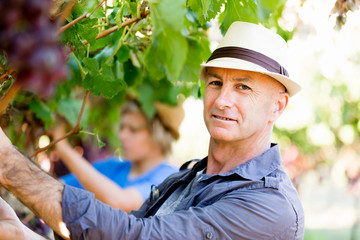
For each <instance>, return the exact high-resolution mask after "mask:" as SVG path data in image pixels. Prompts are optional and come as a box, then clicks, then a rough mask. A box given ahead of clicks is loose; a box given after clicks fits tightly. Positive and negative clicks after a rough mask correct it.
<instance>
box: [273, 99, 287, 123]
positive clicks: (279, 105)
mask: <svg viewBox="0 0 360 240" xmlns="http://www.w3.org/2000/svg"><path fill="white" fill-rule="evenodd" d="M288 102H289V94H288V93H287V92H282V93H279V96H278V97H277V99H276V100H275V103H274V106H273V111H272V116H271V119H270V121H271V122H275V121H276V119H278V118H279V117H280V116H281V114H282V113H283V112H284V110H285V108H286V106H287V105H288Z"/></svg>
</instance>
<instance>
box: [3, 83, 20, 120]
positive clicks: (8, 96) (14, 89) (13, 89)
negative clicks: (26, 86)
mask: <svg viewBox="0 0 360 240" xmlns="http://www.w3.org/2000/svg"><path fill="white" fill-rule="evenodd" d="M20 89H21V86H20V85H19V84H18V83H17V82H16V81H14V82H13V83H12V84H11V86H10V87H9V89H8V90H7V91H6V93H5V94H4V95H3V96H2V97H1V99H0V115H1V114H2V113H3V112H4V111H5V109H6V107H7V106H8V104H9V102H10V101H11V100H12V99H13V98H14V96H15V95H16V94H17V93H18V92H19V90H20Z"/></svg>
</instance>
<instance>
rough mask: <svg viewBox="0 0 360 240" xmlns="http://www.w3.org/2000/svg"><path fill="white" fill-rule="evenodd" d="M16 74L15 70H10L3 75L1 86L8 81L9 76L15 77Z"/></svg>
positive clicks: (0, 79)
mask: <svg viewBox="0 0 360 240" xmlns="http://www.w3.org/2000/svg"><path fill="white" fill-rule="evenodd" d="M15 74H16V70H15V69H12V68H11V69H9V70H7V71H5V72H4V73H3V74H1V76H0V84H1V83H3V82H5V81H7V80H8V78H7V77H8V76H9V75H15Z"/></svg>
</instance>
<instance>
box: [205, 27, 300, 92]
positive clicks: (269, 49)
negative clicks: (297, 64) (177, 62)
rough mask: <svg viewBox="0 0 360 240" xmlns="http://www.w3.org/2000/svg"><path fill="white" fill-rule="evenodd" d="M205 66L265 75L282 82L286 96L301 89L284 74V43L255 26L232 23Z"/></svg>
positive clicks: (282, 40)
mask: <svg viewBox="0 0 360 240" xmlns="http://www.w3.org/2000/svg"><path fill="white" fill-rule="evenodd" d="M201 66H202V70H201V74H200V79H202V80H204V79H205V77H206V73H205V69H206V67H219V68H231V69H240V70H247V71H254V72H259V73H263V74H266V75H268V76H270V77H272V78H274V79H276V80H277V81H279V82H280V83H282V84H283V85H284V86H285V87H286V90H287V92H288V93H289V95H290V96H294V95H295V94H296V93H297V92H298V91H300V89H301V86H300V85H299V84H298V83H297V82H295V81H294V80H292V79H290V77H289V74H288V72H287V70H286V69H287V44H286V42H285V40H284V39H283V38H281V37H280V36H279V35H278V34H276V33H275V32H273V31H271V30H269V29H267V28H265V27H263V26H261V25H257V24H253V23H246V22H234V23H232V24H231V26H230V27H229V29H228V31H227V32H226V34H225V36H224V38H223V39H222V40H221V42H220V43H219V45H218V47H217V48H216V50H215V51H214V52H213V53H212V55H211V56H210V58H209V59H208V61H207V62H206V63H203V64H201Z"/></svg>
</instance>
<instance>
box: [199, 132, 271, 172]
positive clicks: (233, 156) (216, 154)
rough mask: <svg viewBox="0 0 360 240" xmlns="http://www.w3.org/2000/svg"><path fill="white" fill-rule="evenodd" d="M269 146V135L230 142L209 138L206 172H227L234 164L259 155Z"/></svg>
mask: <svg viewBox="0 0 360 240" xmlns="http://www.w3.org/2000/svg"><path fill="white" fill-rule="evenodd" d="M270 146H271V141H270V137H266V138H261V139H258V140H257V141H250V140H244V141H239V142H231V143H229V142H218V141H216V140H214V139H210V146H209V155H208V164H207V169H206V173H207V174H220V173H225V172H229V171H231V170H232V169H234V168H235V167H236V166H239V165H240V164H242V163H245V162H247V161H249V160H251V159H253V158H255V157H257V156H259V155H261V154H262V153H264V152H265V151H266V150H268V149H269V148H270Z"/></svg>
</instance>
